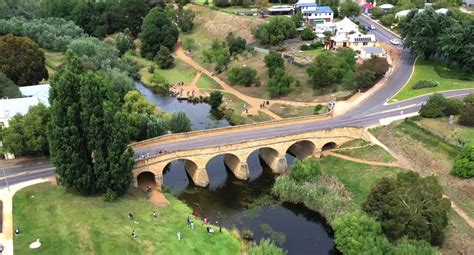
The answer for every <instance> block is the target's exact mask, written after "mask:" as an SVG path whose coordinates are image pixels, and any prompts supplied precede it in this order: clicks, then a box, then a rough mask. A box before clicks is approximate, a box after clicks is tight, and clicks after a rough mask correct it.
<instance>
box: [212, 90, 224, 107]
mask: <svg viewBox="0 0 474 255" xmlns="http://www.w3.org/2000/svg"><path fill="white" fill-rule="evenodd" d="M209 104H210V105H211V108H213V109H216V108H217V107H219V106H220V105H221V104H222V92H220V91H212V92H211V94H210V96H209Z"/></svg>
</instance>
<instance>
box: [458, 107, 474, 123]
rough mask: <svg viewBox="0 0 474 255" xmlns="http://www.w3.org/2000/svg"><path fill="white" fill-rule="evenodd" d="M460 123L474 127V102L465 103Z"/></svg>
mask: <svg viewBox="0 0 474 255" xmlns="http://www.w3.org/2000/svg"><path fill="white" fill-rule="evenodd" d="M459 124H461V125H464V126H467V127H474V104H466V105H464V107H463V109H462V111H461V115H460V116H459Z"/></svg>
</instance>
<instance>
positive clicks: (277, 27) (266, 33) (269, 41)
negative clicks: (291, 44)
mask: <svg viewBox="0 0 474 255" xmlns="http://www.w3.org/2000/svg"><path fill="white" fill-rule="evenodd" d="M252 34H253V35H254V36H255V39H257V41H258V43H260V44H261V45H265V46H272V45H279V44H281V43H283V40H286V39H290V38H294V37H295V36H296V26H295V23H294V22H293V20H291V18H288V17H285V16H277V17H271V18H269V20H268V22H266V23H263V24H261V25H259V26H257V27H255V28H254V29H252Z"/></svg>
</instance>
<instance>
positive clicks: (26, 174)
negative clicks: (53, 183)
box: [0, 159, 55, 189]
mask: <svg viewBox="0 0 474 255" xmlns="http://www.w3.org/2000/svg"><path fill="white" fill-rule="evenodd" d="M4 173H5V175H6V176H7V178H8V179H7V180H8V184H9V185H14V184H17V183H21V182H24V181H29V180H34V179H38V178H46V177H51V176H54V175H55V173H54V166H53V165H52V164H51V162H50V161H49V159H38V160H34V161H32V160H29V161H26V162H23V163H22V162H20V163H18V164H16V165H14V166H8V167H5V161H4V160H0V189H3V188H5V187H6V186H7V180H5V175H4Z"/></svg>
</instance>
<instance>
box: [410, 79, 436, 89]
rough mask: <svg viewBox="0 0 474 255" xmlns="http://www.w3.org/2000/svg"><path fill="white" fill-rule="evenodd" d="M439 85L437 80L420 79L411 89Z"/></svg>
mask: <svg viewBox="0 0 474 255" xmlns="http://www.w3.org/2000/svg"><path fill="white" fill-rule="evenodd" d="M434 87H438V82H435V81H425V80H422V81H418V82H417V83H415V85H414V86H413V87H412V88H411V89H415V90H416V89H424V88H434Z"/></svg>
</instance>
